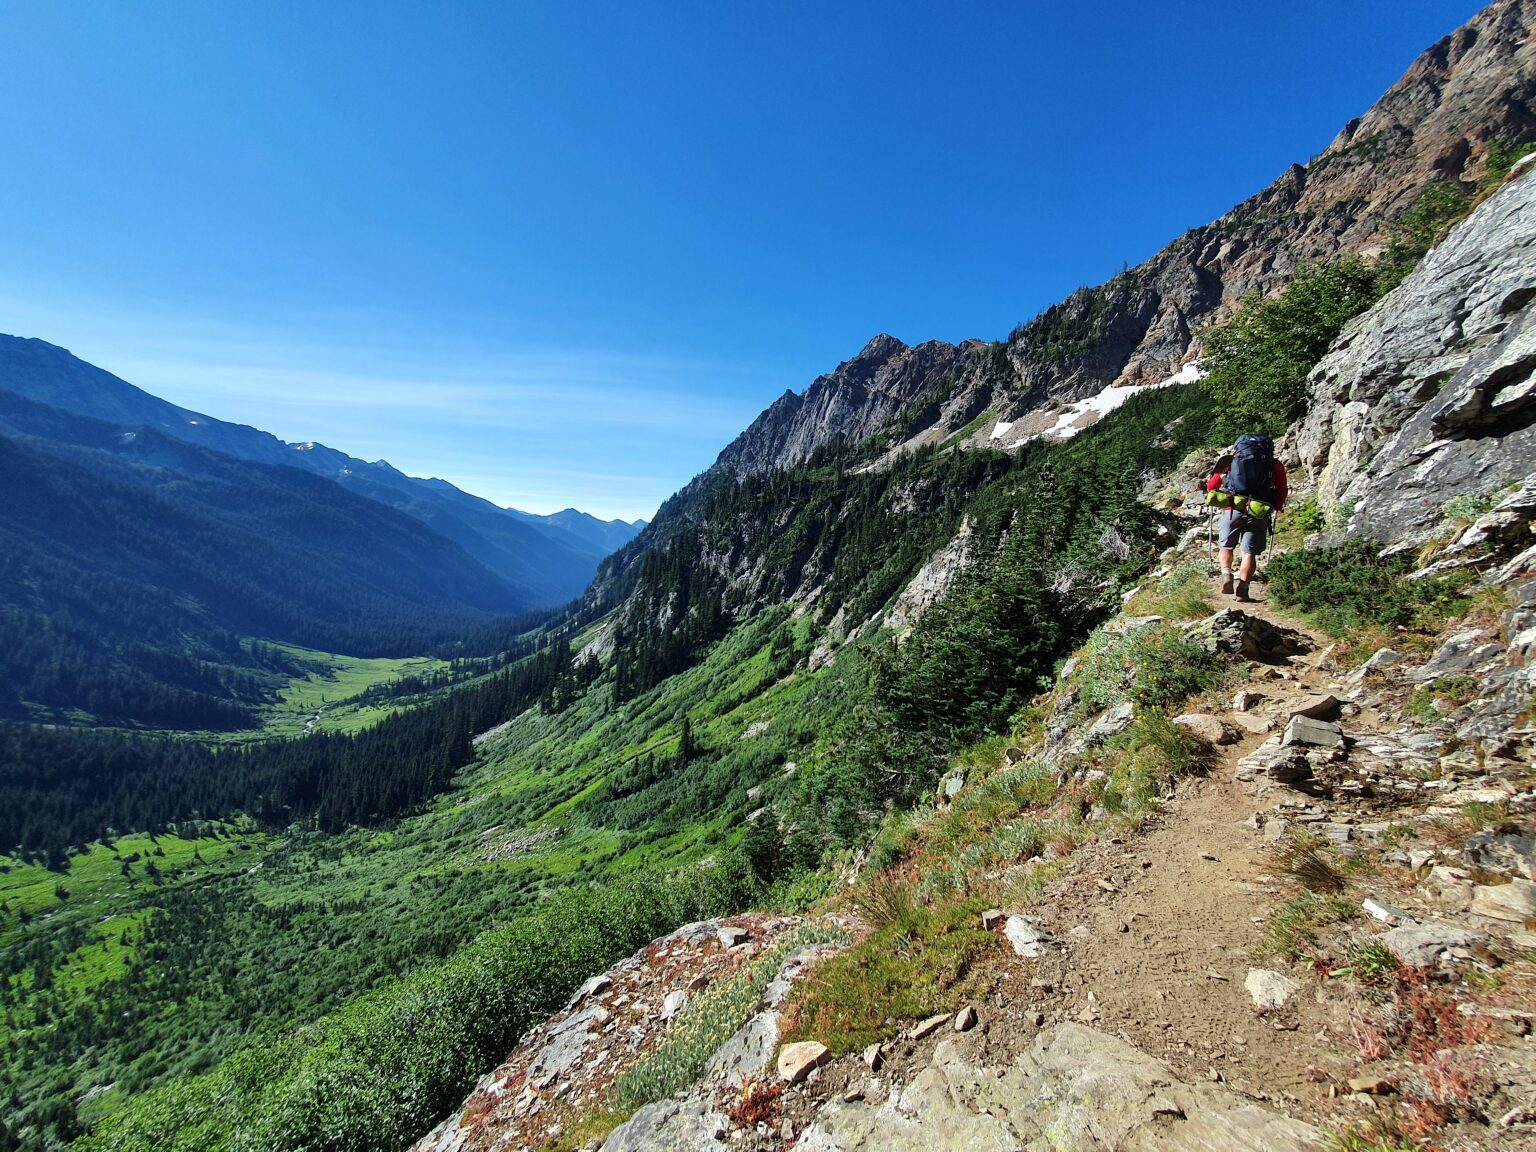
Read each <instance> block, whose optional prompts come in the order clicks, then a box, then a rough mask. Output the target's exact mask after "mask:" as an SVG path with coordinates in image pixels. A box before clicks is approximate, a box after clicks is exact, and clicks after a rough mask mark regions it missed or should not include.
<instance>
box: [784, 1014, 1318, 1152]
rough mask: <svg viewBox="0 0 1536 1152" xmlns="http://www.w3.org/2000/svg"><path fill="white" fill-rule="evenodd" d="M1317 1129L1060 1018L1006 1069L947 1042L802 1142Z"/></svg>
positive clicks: (913, 1150) (1251, 1147) (947, 1142)
mask: <svg viewBox="0 0 1536 1152" xmlns="http://www.w3.org/2000/svg"><path fill="white" fill-rule="evenodd" d="M1322 1142H1323V1135H1322V1133H1321V1132H1319V1131H1318V1130H1317V1129H1316V1128H1314V1127H1312V1126H1311V1125H1310V1124H1304V1123H1301V1122H1300V1121H1297V1120H1291V1119H1289V1118H1287V1117H1283V1116H1279V1115H1276V1114H1275V1113H1273V1112H1269V1111H1267V1110H1266V1109H1264V1108H1261V1107H1259V1106H1258V1105H1256V1104H1253V1103H1251V1102H1249V1101H1248V1100H1246V1099H1244V1098H1242V1097H1240V1096H1238V1095H1237V1094H1236V1093H1234V1092H1232V1091H1230V1090H1228V1089H1225V1088H1220V1087H1217V1086H1215V1085H1204V1084H1201V1085H1194V1084H1187V1083H1185V1082H1183V1081H1181V1080H1179V1079H1178V1077H1177V1076H1176V1075H1175V1074H1174V1073H1173V1071H1172V1070H1171V1069H1170V1068H1169V1067H1168V1066H1167V1065H1166V1064H1163V1063H1162V1062H1161V1061H1159V1060H1155V1059H1153V1058H1152V1057H1151V1056H1148V1055H1146V1054H1145V1053H1144V1052H1141V1051H1140V1050H1139V1049H1137V1048H1135V1047H1133V1046H1132V1045H1130V1044H1127V1043H1126V1042H1125V1041H1123V1040H1119V1039H1117V1038H1115V1037H1113V1036H1108V1035H1106V1034H1104V1033H1102V1032H1098V1031H1096V1030H1094V1029H1092V1028H1087V1027H1084V1026H1082V1025H1079V1024H1060V1025H1057V1026H1056V1027H1055V1028H1053V1029H1050V1030H1048V1031H1047V1032H1043V1033H1041V1035H1040V1036H1039V1037H1038V1038H1037V1039H1036V1041H1035V1045H1034V1047H1033V1049H1032V1050H1030V1051H1028V1052H1025V1053H1023V1054H1021V1055H1020V1056H1018V1057H1017V1058H1016V1059H1015V1060H1014V1062H1013V1063H1012V1064H1009V1065H1004V1066H1002V1067H992V1068H986V1067H979V1066H976V1065H973V1064H971V1063H969V1062H968V1061H967V1060H965V1059H964V1058H962V1057H961V1056H960V1054H959V1050H958V1048H957V1047H956V1045H955V1042H954V1041H951V1040H945V1041H943V1042H941V1043H940V1044H939V1046H938V1047H937V1048H936V1049H935V1050H934V1053H933V1057H932V1059H931V1060H930V1062H929V1064H928V1066H927V1067H925V1068H923V1069H922V1070H921V1071H920V1072H919V1073H918V1074H917V1075H916V1077H914V1079H913V1080H912V1082H911V1083H910V1084H909V1085H908V1086H907V1087H906V1088H905V1089H904V1090H903V1091H901V1092H900V1093H899V1094H897V1095H895V1096H893V1097H892V1098H890V1099H888V1100H886V1101H883V1102H882V1103H880V1104H878V1105H876V1104H871V1103H869V1102H867V1101H855V1102H851V1103H849V1102H843V1101H833V1102H831V1103H829V1104H827V1105H825V1106H823V1107H822V1109H821V1110H820V1111H819V1112H818V1113H817V1115H816V1118H815V1119H814V1120H813V1122H812V1123H811V1125H810V1126H809V1127H808V1128H807V1129H806V1131H805V1132H804V1133H803V1134H802V1136H801V1138H800V1141H799V1143H798V1144H797V1145H796V1147H797V1148H798V1149H799V1152H961V1150H966V1152H970V1150H983V1149H985V1150H993V1149H996V1150H1002V1149H1030V1150H1040V1152H1045V1150H1047V1149H1049V1150H1050V1152H1109V1150H1110V1149H1118V1150H1127V1152H1128V1150H1132V1149H1135V1150H1151V1149H1157V1150H1159V1152H1215V1150H1217V1149H1220V1150H1221V1152H1303V1150H1306V1152H1315V1150H1316V1149H1317V1148H1318V1147H1320V1146H1321V1145H1322Z"/></svg>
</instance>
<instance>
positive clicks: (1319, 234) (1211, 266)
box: [707, 0, 1536, 477]
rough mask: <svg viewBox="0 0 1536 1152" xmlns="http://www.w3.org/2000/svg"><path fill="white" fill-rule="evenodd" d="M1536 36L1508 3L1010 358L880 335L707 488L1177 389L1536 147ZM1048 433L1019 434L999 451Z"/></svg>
mask: <svg viewBox="0 0 1536 1152" xmlns="http://www.w3.org/2000/svg"><path fill="white" fill-rule="evenodd" d="M1533 30H1536V2H1533V0H1498V2H1496V3H1494V4H1491V5H1490V6H1489V7H1488V8H1486V9H1484V10H1483V11H1482V12H1480V13H1479V14H1478V15H1477V16H1476V17H1474V18H1473V19H1472V20H1471V21H1469V22H1468V23H1467V24H1466V25H1465V26H1464V27H1462V28H1460V29H1458V30H1457V31H1455V32H1454V33H1452V34H1450V35H1448V36H1446V37H1445V38H1444V39H1443V40H1441V41H1439V42H1438V43H1437V44H1435V45H1434V46H1433V47H1431V48H1430V49H1428V50H1427V51H1426V52H1424V54H1423V55H1421V56H1420V57H1419V59H1418V60H1416V61H1415V62H1414V63H1413V65H1412V66H1411V67H1410V68H1409V69H1408V71H1407V72H1406V73H1405V74H1404V76H1403V78H1402V79H1401V80H1399V81H1398V82H1397V83H1396V84H1395V85H1393V87H1392V88H1391V89H1390V90H1389V91H1388V92H1387V93H1386V94H1385V95H1384V96H1383V97H1382V98H1381V99H1380V100H1378V101H1377V102H1376V104H1375V105H1374V106H1373V107H1372V108H1371V109H1370V110H1369V111H1367V112H1366V113H1365V114H1364V115H1363V116H1360V117H1358V118H1356V119H1354V120H1351V121H1350V122H1349V123H1348V124H1347V125H1345V127H1344V128H1343V130H1342V131H1340V133H1339V134H1338V136H1337V137H1336V138H1335V139H1334V140H1333V142H1332V143H1331V144H1329V146H1328V147H1327V148H1326V149H1324V150H1323V151H1322V152H1321V153H1320V154H1319V155H1317V156H1316V157H1314V158H1313V159H1312V160H1311V161H1309V162H1308V163H1307V164H1305V165H1303V164H1293V165H1292V166H1291V167H1290V168H1289V169H1287V170H1286V171H1285V172H1284V173H1283V174H1282V175H1281V176H1280V178H1279V179H1277V180H1276V181H1275V182H1274V183H1273V184H1271V185H1270V186H1269V187H1268V188H1266V189H1264V191H1262V192H1260V193H1258V194H1257V195H1255V196H1253V197H1251V198H1250V199H1248V200H1245V201H1244V202H1243V203H1241V204H1239V205H1238V206H1237V207H1235V208H1234V209H1232V211H1230V212H1228V213H1227V214H1226V215H1225V216H1223V217H1221V218H1220V219H1219V220H1216V221H1214V222H1212V223H1210V224H1207V225H1205V226H1203V227H1200V228H1195V229H1193V230H1191V231H1190V232H1188V233H1186V234H1185V235H1183V236H1181V237H1179V239H1177V240H1175V241H1174V242H1173V243H1171V244H1169V245H1168V246H1167V247H1166V248H1164V249H1163V250H1162V251H1161V252H1159V253H1158V254H1157V255H1155V256H1153V257H1152V258H1151V259H1150V260H1148V261H1146V262H1145V263H1144V264H1141V265H1139V266H1137V267H1136V268H1133V269H1131V270H1129V271H1128V272H1126V273H1123V274H1121V275H1120V276H1117V277H1115V278H1114V279H1112V280H1110V281H1108V282H1107V283H1105V284H1101V285H1099V286H1097V287H1095V288H1089V289H1082V290H1079V291H1078V292H1075V293H1073V294H1072V295H1071V296H1069V297H1068V298H1067V299H1066V300H1064V301H1063V302H1062V303H1060V304H1058V305H1055V306H1053V307H1051V308H1048V309H1047V310H1046V311H1045V312H1043V313H1041V314H1040V315H1039V316H1038V317H1036V318H1035V319H1034V320H1032V321H1030V322H1029V323H1027V324H1024V325H1021V326H1020V327H1019V329H1017V330H1016V331H1015V332H1014V333H1013V334H1012V335H1011V336H1010V337H1009V338H1008V340H1007V341H1006V343H1005V344H1002V345H998V344H988V343H984V342H982V341H976V340H972V341H966V342H964V343H962V344H958V345H950V344H945V343H942V342H939V341H930V342H928V343H924V344H919V345H917V346H916V347H908V346H907V345H905V344H903V343H902V342H901V341H900V340H897V339H896V338H894V337H892V336H889V335H880V336H877V337H875V338H874V339H873V340H871V341H870V342H869V343H868V344H867V345H866V346H865V347H864V348H863V349H862V350H861V351H860V352H859V354H858V355H857V356H855V357H854V358H853V359H852V360H849V361H846V362H845V363H843V364H840V365H838V367H837V368H836V369H835V370H833V371H832V372H830V373H828V374H827V375H825V376H821V377H818V378H817V379H816V380H815V381H814V382H813V383H812V384H811V386H810V387H809V388H808V389H807V390H806V391H805V392H804V393H803V394H800V395H796V394H794V393H791V392H786V393H785V394H784V395H783V396H782V397H780V398H779V399H778V400H776V401H775V402H774V403H773V404H772V405H771V406H770V407H769V408H768V409H767V410H766V411H764V412H763V414H762V415H761V416H759V417H758V418H757V420H755V421H754V422H753V424H752V425H751V427H749V428H748V429H747V430H746V431H745V432H743V433H742V434H741V435H740V436H739V437H737V439H736V440H735V441H733V442H732V443H731V444H730V445H729V446H728V447H727V448H726V449H725V450H724V451H723V452H722V453H721V454H720V458H719V460H718V461H717V462H716V464H715V465H714V467H713V469H712V470H711V474H715V475H719V474H728V475H732V476H736V477H740V476H745V475H752V474H762V473H764V472H766V471H768V470H770V469H772V468H775V467H787V466H790V465H793V464H796V463H799V462H801V461H803V460H805V459H806V458H807V457H809V455H810V454H811V453H812V452H813V451H814V450H815V449H816V448H817V447H819V446H820V445H823V444H826V443H828V442H829V441H831V440H834V439H836V438H838V437H844V438H846V439H848V440H850V441H857V440H861V439H863V438H866V437H869V436H871V435H874V434H876V433H880V432H886V433H891V434H892V435H893V437H894V439H895V440H896V441H899V442H907V441H910V440H916V441H918V442H922V441H923V440H931V439H942V438H944V437H945V436H948V435H950V434H952V433H954V432H955V431H957V430H960V429H962V428H964V427H965V426H966V425H967V424H968V423H970V422H971V421H972V420H973V419H975V418H976V417H977V416H979V415H980V414H982V413H983V412H986V411H988V410H990V411H991V412H992V414H993V416H994V417H995V420H993V421H987V422H986V423H985V425H984V426H983V427H980V428H979V429H976V430H975V435H976V436H977V437H978V438H981V437H987V436H989V435H990V434H991V433H992V432H993V431H994V430H995V429H996V427H997V424H996V421H1003V422H1005V423H1007V422H1013V421H1017V420H1018V419H1019V418H1020V417H1021V416H1026V415H1028V414H1029V413H1031V412H1034V411H1035V410H1037V409H1040V408H1041V407H1042V406H1047V405H1052V404H1060V403H1066V402H1070V401H1074V400H1080V399H1083V398H1085V397H1088V396H1091V395H1093V394H1095V393H1097V392H1099V391H1100V390H1102V389H1104V388H1106V387H1110V386H1112V385H1141V384H1148V383H1153V382H1155V381H1158V380H1162V379H1165V378H1167V377H1168V376H1171V375H1173V374H1174V373H1175V372H1176V371H1177V370H1178V368H1179V366H1180V365H1181V364H1182V363H1183V362H1184V361H1185V360H1186V359H1188V358H1189V356H1190V355H1191V354H1192V353H1196V352H1198V333H1199V330H1200V328H1201V327H1203V326H1205V325H1208V324H1210V323H1212V322H1213V321H1217V320H1219V319H1220V318H1221V317H1222V316H1223V315H1225V313H1226V312H1227V311H1228V310H1229V309H1230V308H1231V307H1232V306H1233V305H1234V304H1235V303H1236V302H1237V301H1238V300H1239V299H1241V298H1242V297H1243V296H1245V295H1247V294H1249V293H1252V292H1260V293H1262V292H1268V291H1270V290H1272V289H1274V288H1276V287H1277V286H1279V285H1281V284H1283V283H1284V282H1285V281H1287V280H1288V279H1290V278H1291V276H1292V275H1293V274H1294V273H1295V271H1296V269H1297V268H1298V267H1299V266H1301V265H1303V264H1305V263H1306V262H1308V261H1314V260H1320V259H1331V258H1333V257H1336V256H1337V255H1339V254H1341V253H1344V252H1366V253H1369V252H1375V251H1379V250H1381V249H1382V248H1383V247H1384V246H1385V244H1386V242H1387V239H1388V229H1389V228H1390V226H1391V224H1392V223H1393V221H1395V220H1396V219H1397V218H1398V217H1400V216H1401V215H1402V213H1403V212H1404V211H1405V210H1406V209H1407V208H1408V207H1410V206H1411V205H1412V203H1413V202H1414V200H1415V199H1416V198H1417V196H1418V195H1419V193H1420V192H1421V191H1422V189H1423V188H1424V187H1425V186H1427V185H1428V184H1431V183H1433V182H1436V181H1457V182H1470V181H1471V180H1472V179H1473V178H1474V177H1475V176H1476V175H1477V174H1478V172H1479V171H1480V170H1481V166H1482V164H1483V160H1484V157H1485V156H1486V154H1487V150H1488V145H1489V142H1490V141H1499V142H1501V143H1503V144H1506V145H1509V144H1513V143H1516V142H1519V141H1524V140H1527V139H1529V138H1530V137H1531V136H1532V134H1533V133H1536V114H1533V112H1532V108H1533V107H1536V103H1533V100H1532V97H1533V96H1536V38H1533V37H1532V35H1531V33H1532V31H1533ZM898 416H903V417H905V418H907V419H906V420H905V421H904V422H898V421H897V419H896V418H897V417H898ZM1040 430H1041V429H1040V427H1037V426H1036V425H1035V424H1032V423H1029V422H1027V421H1026V422H1024V423H1021V424H1017V425H1016V426H1015V427H1011V428H1009V429H1008V430H1007V432H1006V433H1005V434H1004V435H1002V436H999V437H997V439H996V443H998V444H1001V445H1003V446H1008V445H1011V444H1016V443H1019V442H1020V441H1021V440H1022V439H1023V438H1024V437H1026V436H1028V435H1031V434H1035V433H1038V432H1039V431H1040ZM707 475H709V474H707Z"/></svg>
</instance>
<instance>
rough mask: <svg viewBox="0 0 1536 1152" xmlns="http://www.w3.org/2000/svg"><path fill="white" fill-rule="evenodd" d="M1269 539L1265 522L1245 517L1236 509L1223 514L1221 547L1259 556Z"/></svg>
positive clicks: (1229, 509)
mask: <svg viewBox="0 0 1536 1152" xmlns="http://www.w3.org/2000/svg"><path fill="white" fill-rule="evenodd" d="M1268 539H1269V526H1268V525H1267V524H1266V523H1265V522H1264V521H1263V520H1256V519H1254V518H1253V517H1252V516H1245V515H1243V513H1241V512H1239V511H1238V510H1237V509H1236V508H1227V509H1224V510H1223V511H1222V513H1221V546H1222V547H1223V548H1232V549H1236V550H1237V551H1240V552H1247V553H1250V554H1251V555H1254V556H1257V555H1258V554H1259V553H1260V552H1262V551H1264V544H1265V542H1266V541H1268Z"/></svg>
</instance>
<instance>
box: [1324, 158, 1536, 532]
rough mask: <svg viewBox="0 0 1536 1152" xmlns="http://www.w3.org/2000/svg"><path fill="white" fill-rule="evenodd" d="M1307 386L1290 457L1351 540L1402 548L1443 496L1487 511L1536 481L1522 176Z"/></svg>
mask: <svg viewBox="0 0 1536 1152" xmlns="http://www.w3.org/2000/svg"><path fill="white" fill-rule="evenodd" d="M1310 388H1311V392H1312V397H1311V411H1310V415H1309V416H1308V419H1307V421H1306V422H1305V423H1304V425H1303V426H1302V427H1301V428H1300V429H1299V431H1298V433H1297V436H1296V448H1297V452H1298V454H1299V455H1300V457H1301V461H1302V463H1303V464H1304V465H1306V467H1307V468H1308V469H1310V470H1311V472H1312V473H1313V474H1314V475H1316V476H1317V478H1318V480H1317V484H1318V501H1319V504H1320V505H1321V506H1322V507H1324V508H1325V509H1327V508H1332V507H1338V506H1342V507H1343V508H1345V509H1347V510H1349V511H1350V516H1349V521H1348V526H1349V530H1350V531H1351V532H1357V533H1362V534H1364V535H1367V536H1371V537H1374V538H1375V539H1378V540H1381V541H1383V542H1386V543H1390V544H1392V545H1394V546H1397V547H1400V548H1408V547H1412V546H1415V545H1417V544H1420V543H1423V542H1426V541H1428V540H1430V539H1433V538H1436V537H1437V536H1439V535H1441V534H1442V533H1443V532H1444V530H1445V527H1446V519H1445V505H1446V504H1447V503H1448V502H1449V501H1450V500H1451V499H1453V498H1454V497H1457V496H1465V497H1468V498H1471V499H1474V500H1476V499H1483V500H1486V501H1488V503H1493V502H1496V501H1497V500H1498V499H1499V498H1501V497H1502V496H1504V495H1506V494H1507V493H1506V489H1508V488H1510V487H1511V486H1515V487H1518V486H1520V485H1521V484H1523V483H1524V482H1525V480H1526V478H1527V477H1528V476H1530V475H1531V473H1532V472H1533V471H1536V179H1532V178H1531V175H1530V168H1529V167H1527V169H1526V171H1525V173H1524V174H1522V175H1519V176H1517V177H1515V178H1514V179H1512V180H1511V181H1510V182H1509V183H1508V184H1506V185H1505V186H1504V187H1503V188H1502V189H1500V190H1499V191H1498V192H1497V193H1495V194H1494V195H1493V196H1492V197H1491V198H1490V199H1489V200H1487V201H1486V202H1485V203H1483V204H1482V205H1481V206H1479V207H1478V208H1477V209H1476V210H1475V211H1474V212H1473V213H1472V215H1471V216H1469V217H1468V218H1467V219H1466V220H1464V221H1463V222H1462V223H1460V224H1458V225H1457V226H1456V227H1455V228H1453V229H1452V230H1451V233H1450V235H1449V236H1448V237H1447V238H1446V240H1445V241H1444V242H1443V243H1441V245H1440V246H1439V247H1438V248H1436V249H1435V250H1434V251H1432V252H1431V253H1430V254H1429V255H1428V256H1426V257H1425V258H1424V260H1423V261H1422V262H1421V263H1420V265H1419V266H1418V268H1416V269H1415V270H1414V271H1413V273H1412V274H1411V275H1410V276H1409V277H1408V278H1407V279H1406V280H1404V281H1403V283H1402V284H1400V285H1399V286H1398V287H1397V288H1396V289H1395V290H1394V291H1393V292H1391V293H1390V294H1389V295H1388V296H1387V297H1386V298H1385V299H1384V300H1382V301H1381V302H1380V303H1378V304H1377V305H1376V306H1375V307H1374V308H1372V309H1371V310H1370V311H1369V312H1367V313H1365V315H1363V316H1362V317H1360V318H1359V319H1358V320H1356V321H1355V322H1354V323H1353V324H1352V325H1351V326H1350V327H1349V328H1348V329H1347V330H1346V331H1345V333H1344V335H1343V336H1341V337H1340V339H1339V342H1338V343H1337V344H1336V345H1335V347H1334V349H1333V351H1331V352H1330V353H1329V354H1328V355H1327V356H1326V357H1325V358H1324V359H1323V360H1322V362H1321V363H1320V364H1319V365H1318V366H1317V368H1316V369H1315V370H1314V371H1313V374H1312V377H1311V381H1310ZM1367 463H1369V468H1368V469H1366V468H1365V465H1366V464H1367ZM1484 506H1485V507H1486V506H1487V505H1486V504H1485V505H1484ZM1527 522H1528V521H1527ZM1487 531H1489V532H1492V531H1495V528H1494V527H1493V526H1490V527H1489V528H1488V529H1487ZM1526 535H1527V536H1528V535H1529V534H1528V533H1527V534H1526ZM1527 542H1529V541H1527Z"/></svg>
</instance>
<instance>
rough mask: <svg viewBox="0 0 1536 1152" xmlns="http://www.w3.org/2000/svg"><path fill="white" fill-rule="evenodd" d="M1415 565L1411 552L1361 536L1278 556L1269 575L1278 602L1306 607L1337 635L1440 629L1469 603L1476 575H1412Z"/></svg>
mask: <svg viewBox="0 0 1536 1152" xmlns="http://www.w3.org/2000/svg"><path fill="white" fill-rule="evenodd" d="M1410 567H1411V562H1410V561H1409V559H1408V558H1407V557H1405V556H1382V555H1381V554H1380V553H1379V552H1378V550H1377V547H1376V545H1374V544H1373V543H1371V542H1370V541H1367V540H1362V539H1358V538H1356V539H1352V540H1346V541H1345V542H1344V543H1343V544H1340V545H1339V546H1338V547H1335V548H1311V549H1307V550H1305V551H1301V552H1287V553H1285V554H1284V555H1281V556H1277V557H1275V559H1274V560H1273V561H1271V562H1270V565H1269V570H1268V573H1267V575H1268V577H1269V592H1270V595H1271V596H1273V597H1274V599H1275V603H1277V604H1279V605H1281V606H1282V607H1290V608H1297V609H1300V610H1301V611H1302V612H1303V613H1305V614H1307V615H1308V616H1309V617H1311V618H1312V619H1313V620H1314V621H1315V622H1316V623H1317V624H1318V625H1319V626H1320V627H1321V628H1323V629H1324V630H1325V631H1326V632H1328V633H1329V634H1330V635H1332V636H1344V635H1346V634H1347V633H1349V632H1351V631H1353V630H1354V629H1357V628H1360V627H1362V626H1366V625H1371V624H1378V625H1385V626H1402V627H1417V628H1420V629H1422V630H1425V631H1435V630H1437V629H1438V628H1439V626H1440V625H1441V624H1442V623H1444V622H1445V620H1446V619H1448V618H1449V617H1450V616H1452V615H1455V614H1456V613H1457V612H1459V611H1461V610H1464V609H1465V608H1466V607H1467V605H1468V603H1469V601H1468V600H1467V599H1466V598H1465V597H1464V596H1463V595H1462V589H1463V588H1465V586H1466V583H1467V580H1468V579H1470V577H1465V576H1463V577H1460V578H1458V577H1448V576H1445V577H1442V576H1436V577H1427V578H1425V579H1421V580H1409V579H1407V576H1408V573H1409V570H1410Z"/></svg>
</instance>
